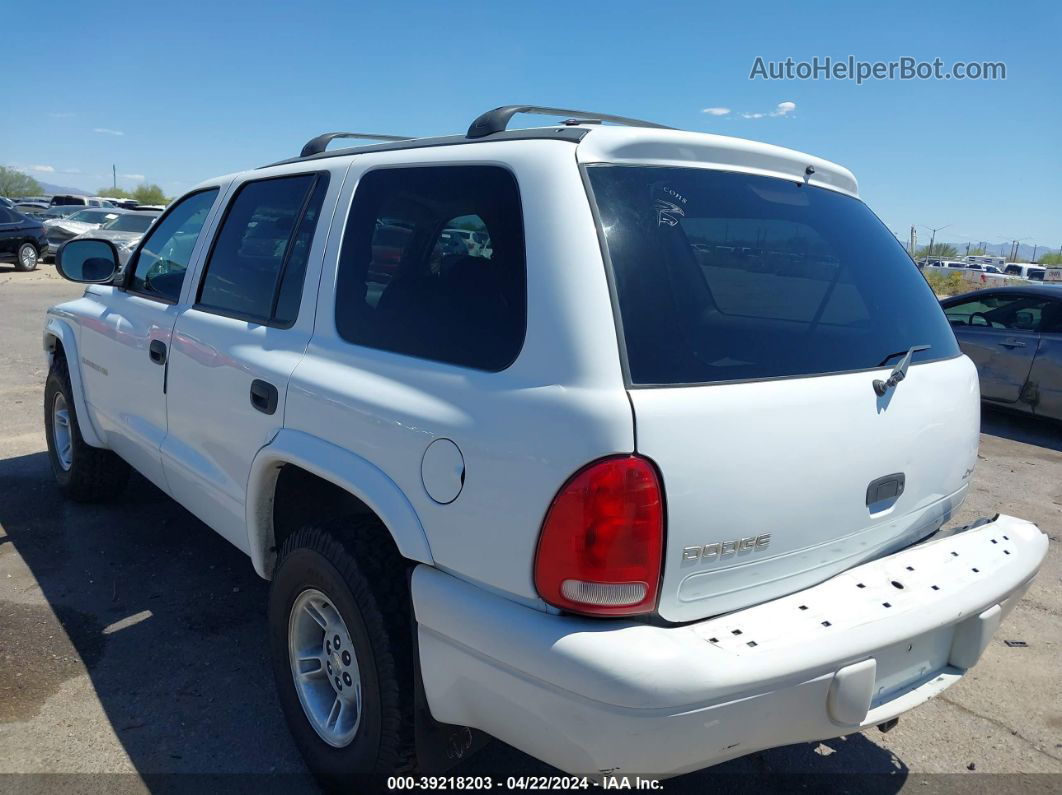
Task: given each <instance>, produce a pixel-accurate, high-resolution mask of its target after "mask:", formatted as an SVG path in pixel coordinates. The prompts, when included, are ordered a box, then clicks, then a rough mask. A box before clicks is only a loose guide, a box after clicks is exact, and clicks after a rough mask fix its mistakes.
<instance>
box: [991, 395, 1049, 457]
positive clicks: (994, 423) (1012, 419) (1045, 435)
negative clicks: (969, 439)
mask: <svg viewBox="0 0 1062 795" xmlns="http://www.w3.org/2000/svg"><path fill="white" fill-rule="evenodd" d="M981 433H983V434H986V435H988V436H999V437H1002V438H1004V439H1010V440H1011V441H1013V442H1023V443H1024V444H1031V445H1034V446H1036V447H1043V448H1045V449H1047V450H1056V451H1059V452H1062V423H1060V422H1054V421H1052V420H1048V419H1044V418H1042V417H1030V416H1029V415H1027V414H1019V413H1017V412H1011V411H1007V410H1005V409H998V408H994V407H990V406H988V405H986V404H982V410H981Z"/></svg>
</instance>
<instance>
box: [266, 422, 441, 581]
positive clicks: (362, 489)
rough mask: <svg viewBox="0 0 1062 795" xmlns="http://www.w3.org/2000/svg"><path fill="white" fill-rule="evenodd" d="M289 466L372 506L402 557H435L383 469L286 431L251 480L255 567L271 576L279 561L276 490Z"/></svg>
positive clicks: (428, 559)
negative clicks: (274, 523) (276, 530)
mask: <svg viewBox="0 0 1062 795" xmlns="http://www.w3.org/2000/svg"><path fill="white" fill-rule="evenodd" d="M285 464H294V465H295V466H298V467H301V468H303V469H305V470H306V471H307V472H311V473H313V474H314V475H317V476H318V477H320V478H322V479H324V480H327V481H329V482H331V483H334V484H335V485H337V486H339V487H340V488H342V489H344V490H346V491H348V492H350V493H351V494H353V495H354V496H355V497H357V498H358V499H360V500H361V501H362V502H364V503H365V504H366V505H368V506H369V507H370V508H371V509H372V510H373V511H374V512H375V513H376V515H377V516H379V517H380V520H381V521H382V522H383V523H384V525H385V526H386V527H387V529H388V531H390V533H391V537H392V538H394V540H395V545H396V546H397V547H398V551H399V552H401V553H402V556H403V557H405V558H408V559H409V560H414V561H417V562H419V563H427V564H429V565H431V564H432V563H433V562H434V561H433V559H432V555H431V548H430V547H429V545H428V538H427V536H426V535H425V533H424V528H423V526H422V525H421V523H420V518H419V517H418V516H417V513H416V511H415V510H414V509H413V506H412V505H411V504H410V502H409V500H408V499H407V498H406V495H405V494H404V493H403V492H402V490H401V489H399V488H398V486H397V485H396V484H395V482H394V481H393V480H391V478H389V477H388V476H387V475H386V474H384V472H383V471H382V470H380V469H379V468H377V467H376V466H374V465H373V464H371V463H369V462H368V461H366V460H365V459H364V458H361V457H360V456H357V455H354V454H353V453H351V452H349V451H347V450H344V449H343V448H341V447H337V446H336V445H334V444H332V443H331V442H327V441H325V440H324V439H320V438H318V437H316V436H311V435H310V434H307V433H303V432H302V431H296V430H292V429H289V428H284V429H282V430H281V431H280V432H279V433H278V434H277V435H276V436H275V437H274V438H273V440H272V441H271V442H270V443H269V444H268V445H266V446H265V447H263V448H262V449H261V450H259V451H258V455H257V456H255V459H254V461H253V463H252V464H251V474H250V477H249V479H248V482H247V504H246V511H247V536H248V538H247V540H248V549H249V550H250V554H251V560H252V561H253V563H254V568H255V571H257V572H258V574H259V575H260V576H262V577H265V578H266V579H269V578H270V577H271V576H272V574H273V566H274V564H275V562H276V550H275V549H274V542H273V494H274V491H275V488H276V482H277V476H278V475H279V473H280V469H281V467H282V466H284V465H285Z"/></svg>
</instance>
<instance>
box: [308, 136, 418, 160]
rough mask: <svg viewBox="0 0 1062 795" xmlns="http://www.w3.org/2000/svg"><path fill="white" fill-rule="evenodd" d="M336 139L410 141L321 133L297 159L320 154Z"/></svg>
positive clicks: (407, 138) (401, 138) (398, 137)
mask: <svg viewBox="0 0 1062 795" xmlns="http://www.w3.org/2000/svg"><path fill="white" fill-rule="evenodd" d="M336 138H361V139H363V140H366V141H412V140H413V139H412V137H410V136H408V135H377V134H375V133H353V132H333V133H322V134H321V135H318V136H317V137H316V138H312V139H311V140H309V141H307V142H306V146H304V147H303V148H302V154H300V155H299V157H309V156H310V155H317V154H320V153H321V152H323V151H324V150H325V148H326V147H327V146H328V144H329V143H330V142H331V141H333V140H334V139H336Z"/></svg>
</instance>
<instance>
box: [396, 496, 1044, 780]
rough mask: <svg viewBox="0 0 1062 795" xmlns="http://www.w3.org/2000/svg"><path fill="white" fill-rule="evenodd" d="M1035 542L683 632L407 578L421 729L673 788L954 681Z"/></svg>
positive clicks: (896, 708) (956, 543) (1020, 540)
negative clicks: (425, 717) (673, 781)
mask: <svg viewBox="0 0 1062 795" xmlns="http://www.w3.org/2000/svg"><path fill="white" fill-rule="evenodd" d="M1046 552H1047V537H1046V536H1045V535H1044V534H1043V533H1041V532H1040V530H1039V529H1038V528H1037V527H1036V526H1035V525H1032V524H1030V523H1029V522H1025V521H1023V520H1020V519H1015V518H1013V517H1008V516H1000V517H997V519H996V520H994V521H992V522H989V523H987V524H984V525H981V526H979V527H977V528H973V529H969V530H966V531H964V532H961V533H957V534H955V535H952V536H948V537H945V538H942V539H939V540H936V541H931V542H929V543H925V544H922V545H919V546H916V547H913V548H910V549H907V550H904V551H902V552H898V553H896V554H894V555H891V556H889V557H886V558H882V559H880V560H876V561H873V562H871V563H866V564H863V565H861V566H857V567H855V568H853V569H850V570H848V571H847V572H844V573H843V574H840V575H838V576H836V577H833V578H832V579H830V580H827V581H826V582H823V583H821V584H819V585H817V586H815V587H812V588H808V589H806V590H804V591H800V592H798V593H795V594H792V595H790V596H786V597H783V598H781V599H776V600H774V601H771V602H767V603H764V604H761V605H757V606H755V607H751V608H748V609H745V610H740V611H737V612H734V613H730V614H728V615H725V616H722V617H719V618H713V619H709V620H706V621H701V622H698V623H694V624H688V625H684V626H677V627H654V626H649V625H646V624H637V623H633V622H613V621H596V620H592V619H584V618H578V617H572V616H558V615H550V614H546V613H543V612H540V611H536V610H533V609H530V608H527V607H523V606H520V605H517V604H515V603H513V602H511V601H509V600H507V599H505V598H502V597H499V596H495V595H493V594H490V593H488V592H486V591H484V590H482V589H480V588H477V587H476V586H473V585H470V584H468V583H465V582H463V581H461V580H458V579H456V578H454V577H452V576H450V575H447V574H444V573H442V572H440V571H438V570H437V569H434V568H431V567H429V566H424V565H422V566H419V567H418V568H417V569H416V570H415V571H414V575H413V602H414V607H415V610H416V616H417V621H418V633H419V642H420V654H421V669H422V672H423V678H424V688H425V694H426V696H427V700H428V704H429V706H430V708H431V711H432V714H433V716H434V717H435V718H436V719H437V720H440V721H443V722H446V723H454V724H461V725H467V726H473V727H476V728H479V729H482V730H484V731H486V732H488V733H490V734H493V735H494V736H496V737H498V738H500V739H502V740H504V741H505V742H507V743H509V744H511V745H513V746H515V747H517V748H520V749H522V750H524V751H526V752H528V753H530V754H532V755H534V756H536V757H538V758H540V759H542V760H544V761H546V762H548V763H550V764H552V765H555V766H556V767H559V768H561V769H562V770H565V771H568V772H572V773H586V774H594V773H598V772H600V771H616V772H618V773H628V774H641V775H655V776H668V775H676V774H679V773H684V772H687V771H690V770H696V769H698V768H702V767H707V766H709V765H712V764H716V763H718V762H722V761H725V760H727V759H731V758H733V757H737V756H741V755H743V754H747V753H750V752H752V751H756V750H760V749H763V748H769V747H774V746H778V745H785V744H789V743H795V742H802V741H809V740H816V739H825V738H828V737H835V736H839V735H842V734H848V733H851V732H853V731H858V730H859V729H862V728H866V727H867V726H872V725H875V724H878V723H881V722H883V721H886V720H889V719H890V718H893V717H895V716H897V715H899V714H900V713H902V712H904V711H906V710H908V709H910V708H912V707H914V706H917V705H918V704H921V703H922V702H924V701H926V700H927V699H929V698H930V697H932V696H934V695H936V694H937V693H939V692H940V691H942V690H944V689H945V688H946V687H948V686H950V685H951V684H953V683H954V682H956V681H958V679H959V678H961V677H962V675H963V673H964V672H965V671H966V670H967V669H968V668H970V667H971V666H972V665H973V664H974V663H975V662H976V661H977V659H978V658H979V657H980V655H981V652H982V651H983V650H984V648H985V647H986V646H987V644H988V642H989V640H990V639H991V636H992V634H993V632H994V631H995V630H996V628H997V627H998V626H999V623H1000V621H1001V620H1002V619H1003V618H1004V617H1005V616H1006V614H1007V613H1008V612H1009V611H1010V610H1011V609H1012V608H1013V606H1014V605H1015V604H1016V602H1017V601H1018V599H1020V597H1021V595H1022V594H1023V593H1024V591H1025V589H1026V588H1027V587H1028V586H1029V583H1030V582H1031V580H1032V578H1033V576H1034V575H1035V574H1036V571H1037V570H1038V569H1039V567H1040V564H1041V562H1042V561H1043V558H1044V555H1045V554H1046Z"/></svg>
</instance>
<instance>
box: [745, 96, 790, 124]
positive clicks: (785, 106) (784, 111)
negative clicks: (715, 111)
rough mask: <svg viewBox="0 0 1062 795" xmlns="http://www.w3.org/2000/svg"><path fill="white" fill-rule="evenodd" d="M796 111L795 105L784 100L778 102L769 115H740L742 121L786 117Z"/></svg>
mask: <svg viewBox="0 0 1062 795" xmlns="http://www.w3.org/2000/svg"><path fill="white" fill-rule="evenodd" d="M795 110H796V103H795V102H790V101H788V100H786V101H785V102H779V103H778V104H777V105H775V106H774V110H772V111H770V112H769V113H742V114H741V118H743V119H766V118H768V117H770V116H788V115H789V114H790V113H792V112H793V111H795Z"/></svg>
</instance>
